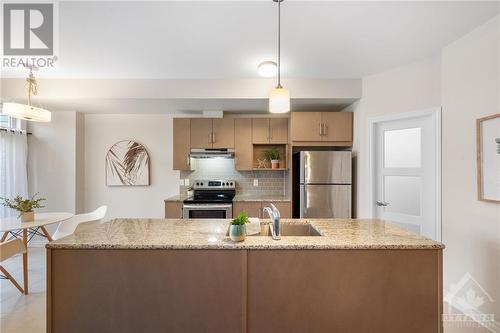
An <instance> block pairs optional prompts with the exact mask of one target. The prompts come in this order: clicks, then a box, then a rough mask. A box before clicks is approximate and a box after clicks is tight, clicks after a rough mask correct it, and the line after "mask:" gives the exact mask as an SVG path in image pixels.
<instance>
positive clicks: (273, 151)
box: [264, 147, 280, 169]
mask: <svg viewBox="0 0 500 333" xmlns="http://www.w3.org/2000/svg"><path fill="white" fill-rule="evenodd" d="M264 155H265V156H266V158H267V159H268V160H269V161H271V168H272V169H277V168H279V166H280V151H279V150H278V149H277V148H274V147H273V148H269V149H267V150H265V151H264Z"/></svg>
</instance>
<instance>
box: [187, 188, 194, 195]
mask: <svg viewBox="0 0 500 333" xmlns="http://www.w3.org/2000/svg"><path fill="white" fill-rule="evenodd" d="M193 195H194V188H193V186H191V185H190V186H188V188H187V196H188V197H192V196H193Z"/></svg>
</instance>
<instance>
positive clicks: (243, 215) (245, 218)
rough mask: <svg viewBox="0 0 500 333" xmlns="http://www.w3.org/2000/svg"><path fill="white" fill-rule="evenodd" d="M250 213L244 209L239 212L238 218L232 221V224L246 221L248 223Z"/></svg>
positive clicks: (242, 223) (241, 223)
mask: <svg viewBox="0 0 500 333" xmlns="http://www.w3.org/2000/svg"><path fill="white" fill-rule="evenodd" d="M248 222H249V221H248V214H247V213H246V212H245V211H243V212H241V213H239V214H238V216H237V217H236V218H234V219H233V220H232V221H231V224H232V225H245V223H248Z"/></svg>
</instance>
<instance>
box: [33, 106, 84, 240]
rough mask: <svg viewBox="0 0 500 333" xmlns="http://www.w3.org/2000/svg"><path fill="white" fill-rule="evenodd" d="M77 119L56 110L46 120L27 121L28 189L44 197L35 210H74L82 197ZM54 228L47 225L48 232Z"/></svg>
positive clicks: (51, 231) (72, 211)
mask: <svg viewBox="0 0 500 333" xmlns="http://www.w3.org/2000/svg"><path fill="white" fill-rule="evenodd" d="M79 119H81V116H79V115H78V113H77V112H75V111H59V112H57V111H56V112H52V121H51V122H50V123H36V122H29V124H28V130H29V131H30V132H31V133H32V135H30V136H28V185H29V189H28V190H29V193H30V194H31V195H32V194H34V193H37V192H39V196H40V197H43V198H46V199H47V200H46V201H44V202H43V205H44V206H45V208H41V209H38V210H37V211H39V212H70V213H78V210H77V203H78V202H79V201H81V200H82V193H81V192H79V191H78V190H77V180H76V172H77V168H78V162H77V152H78V153H80V151H81V149H80V151H78V149H77V147H78V144H77V140H76V137H77V136H78V135H80V134H79V133H78V132H79V130H78V129H77V128H78V126H77V124H78V123H79V122H80V121H79ZM56 228H57V224H55V225H50V226H48V227H47V229H48V231H49V233H53V232H54V231H55V229H56ZM40 240H41V239H40V238H37V239H36V242H34V243H33V244H35V245H37V244H38V243H39V241H40ZM43 241H44V240H43Z"/></svg>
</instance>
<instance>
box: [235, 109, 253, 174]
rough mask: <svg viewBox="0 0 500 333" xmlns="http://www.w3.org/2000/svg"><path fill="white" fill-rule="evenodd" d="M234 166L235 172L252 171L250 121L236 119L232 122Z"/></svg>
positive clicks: (247, 119) (248, 119)
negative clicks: (234, 134)
mask: <svg viewBox="0 0 500 333" xmlns="http://www.w3.org/2000/svg"><path fill="white" fill-rule="evenodd" d="M234 131H235V133H237V135H236V136H235V137H234V154H235V156H234V157H235V159H234V166H235V168H236V170H252V168H253V145H252V119H250V118H236V119H235V120H234Z"/></svg>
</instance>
